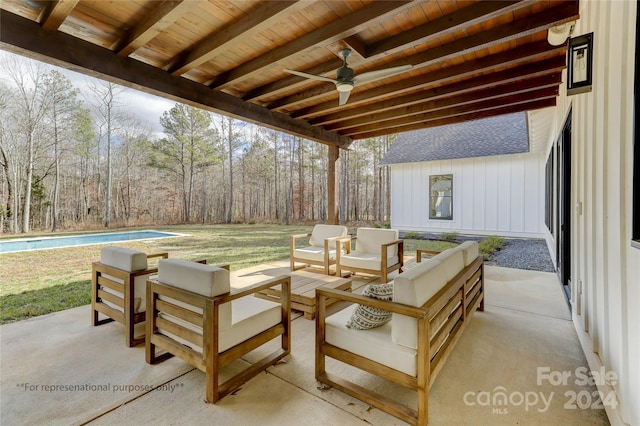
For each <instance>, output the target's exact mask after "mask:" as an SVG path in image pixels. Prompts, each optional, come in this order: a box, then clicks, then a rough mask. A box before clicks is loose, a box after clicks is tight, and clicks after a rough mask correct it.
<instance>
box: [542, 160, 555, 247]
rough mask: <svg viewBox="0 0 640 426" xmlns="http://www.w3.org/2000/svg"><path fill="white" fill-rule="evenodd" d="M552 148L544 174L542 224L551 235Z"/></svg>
mask: <svg viewBox="0 0 640 426" xmlns="http://www.w3.org/2000/svg"><path fill="white" fill-rule="evenodd" d="M553 153H554V150H553V148H552V149H551V151H550V152H549V157H548V158H547V165H546V167H545V173H544V204H545V205H544V223H545V224H546V225H547V229H549V232H551V235H553V217H554V215H553Z"/></svg>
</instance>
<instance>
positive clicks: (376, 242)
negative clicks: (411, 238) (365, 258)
mask: <svg viewBox="0 0 640 426" xmlns="http://www.w3.org/2000/svg"><path fill="white" fill-rule="evenodd" d="M356 236H357V239H356V251H364V252H366V253H375V254H377V255H378V256H380V250H381V248H380V246H381V245H382V244H386V243H390V242H392V241H395V240H397V239H398V230H396V229H379V228H358V232H357V234H356ZM397 253H398V246H391V247H389V251H388V252H387V254H388V256H389V257H391V256H395V255H397Z"/></svg>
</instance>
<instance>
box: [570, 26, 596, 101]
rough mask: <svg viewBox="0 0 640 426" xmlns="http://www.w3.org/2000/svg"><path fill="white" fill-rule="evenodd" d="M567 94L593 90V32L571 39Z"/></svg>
mask: <svg viewBox="0 0 640 426" xmlns="http://www.w3.org/2000/svg"><path fill="white" fill-rule="evenodd" d="M567 55H568V56H569V58H568V59H569V60H568V61H567V95H576V94H578V93H586V92H590V91H591V86H592V82H593V33H589V34H585V35H581V36H579V37H574V38H571V39H569V48H568V50H567Z"/></svg>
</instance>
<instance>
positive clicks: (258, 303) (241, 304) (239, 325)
mask: <svg viewBox="0 0 640 426" xmlns="http://www.w3.org/2000/svg"><path fill="white" fill-rule="evenodd" d="M170 301H171V302H172V303H174V301H173V300H170ZM231 311H232V313H233V314H232V324H231V326H230V327H228V328H225V329H221V330H219V334H218V336H219V338H220V343H219V345H218V350H219V352H223V351H226V350H227V349H229V348H231V347H233V346H235V345H237V344H239V343H242V342H244V341H245V340H247V339H249V338H251V337H253V336H255V335H257V334H259V333H262V332H263V331H265V330H267V329H268V328H269V327H273V326H274V325H276V324H278V323H280V322H281V319H282V313H281V305H280V304H279V303H276V302H271V301H269V300H263V299H259V298H257V297H252V296H245V297H242V298H240V299H236V300H233V301H231ZM160 316H161V317H162V318H164V319H166V320H167V321H171V322H174V323H176V324H179V325H181V326H183V327H184V328H187V329H189V330H191V331H194V332H196V333H198V334H200V335H202V327H201V326H196V325H194V324H191V323H189V322H186V321H183V320H181V319H179V318H176V317H174V316H172V315H168V314H161V315H160ZM158 331H159V332H160V333H161V334H164V335H166V336H168V337H171V338H172V339H174V340H176V341H178V342H180V343H182V344H183V345H185V346H188V347H190V348H191V349H193V350H194V351H196V352H199V353H202V347H200V346H196V345H194V344H193V343H191V342H189V341H187V340H184V339H182V338H180V337H178V336H176V335H174V334H172V333H169V332H167V331H166V330H162V329H159V330H158Z"/></svg>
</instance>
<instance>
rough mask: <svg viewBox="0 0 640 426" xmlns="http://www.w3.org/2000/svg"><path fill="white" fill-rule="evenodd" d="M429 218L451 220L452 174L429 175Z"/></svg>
mask: <svg viewBox="0 0 640 426" xmlns="http://www.w3.org/2000/svg"><path fill="white" fill-rule="evenodd" d="M429 219H442V220H453V175H432V176H429Z"/></svg>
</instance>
